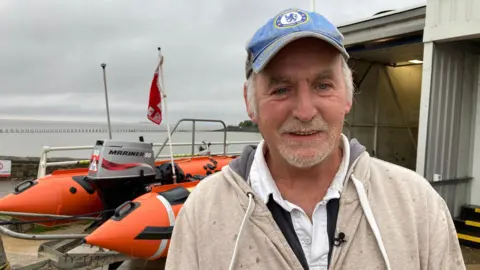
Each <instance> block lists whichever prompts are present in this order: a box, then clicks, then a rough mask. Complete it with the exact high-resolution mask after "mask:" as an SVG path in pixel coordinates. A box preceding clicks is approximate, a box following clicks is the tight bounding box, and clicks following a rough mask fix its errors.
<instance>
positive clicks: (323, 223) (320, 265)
mask: <svg viewBox="0 0 480 270" xmlns="http://www.w3.org/2000/svg"><path fill="white" fill-rule="evenodd" d="M342 142H343V158H342V163H341V165H340V167H339V169H338V172H337V174H336V175H335V178H334V179H333V181H332V183H331V185H330V187H329V188H328V190H327V193H326V194H325V197H324V198H323V200H322V201H321V202H319V203H318V204H317V205H316V206H315V209H314V211H313V215H312V222H310V219H309V218H308V216H307V215H306V214H305V212H304V211H303V209H302V208H300V207H299V206H297V205H295V204H293V203H291V202H289V201H287V200H284V199H283V198H282V195H281V194H280V192H279V190H278V188H277V185H276V184H275V181H274V180H273V178H272V175H271V174H270V170H269V169H268V167H267V163H266V161H265V156H264V153H265V152H264V151H265V149H264V146H265V142H264V141H263V140H262V141H261V142H260V144H259V145H258V148H257V150H256V152H255V157H254V161H253V164H252V167H251V169H250V174H249V178H250V179H249V182H250V185H251V187H252V188H253V190H254V191H255V192H256V193H257V195H258V196H260V198H261V199H262V200H263V201H264V202H265V203H267V202H268V199H269V196H270V194H273V199H274V200H275V202H276V203H278V205H280V206H281V207H282V208H283V209H285V210H286V211H288V212H290V215H291V217H292V223H293V227H294V229H295V232H296V234H297V236H298V239H299V240H300V244H301V245H302V248H303V251H304V253H305V258H306V259H307V262H308V265H309V268H310V269H327V267H328V252H329V242H328V233H327V202H328V201H329V200H330V199H334V198H340V194H341V192H342V189H343V184H344V180H345V177H346V174H347V170H348V163H349V159H350V144H349V142H348V139H347V137H345V135H343V134H342Z"/></svg>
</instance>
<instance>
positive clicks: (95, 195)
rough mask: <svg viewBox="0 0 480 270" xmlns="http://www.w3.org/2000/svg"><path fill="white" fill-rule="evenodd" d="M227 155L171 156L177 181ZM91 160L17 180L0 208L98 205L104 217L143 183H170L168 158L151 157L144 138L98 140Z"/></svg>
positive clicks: (196, 175) (76, 210) (79, 209)
mask: <svg viewBox="0 0 480 270" xmlns="http://www.w3.org/2000/svg"><path fill="white" fill-rule="evenodd" d="M112 149H113V150H112ZM138 153H141V154H138ZM232 159H234V157H231V156H212V157H207V156H198V157H191V158H181V159H177V160H175V161H174V162H175V169H176V175H177V177H176V180H177V183H183V182H186V183H189V182H191V181H197V180H200V179H202V178H203V177H205V176H207V175H209V174H211V173H215V172H216V171H218V170H220V169H221V168H222V167H223V166H225V165H227V164H228V163H229V162H230V161H231V160H232ZM90 165H91V166H90V168H88V169H87V168H85V169H71V170H57V171H54V172H53V173H52V174H51V175H47V176H45V177H43V178H40V179H37V180H28V181H24V182H22V183H20V184H19V185H17V186H16V187H15V189H14V192H13V193H11V194H9V195H7V196H5V197H3V198H1V199H0V211H8V212H26V213H39V214H52V215H68V216H77V215H83V216H87V215H90V214H92V213H96V214H95V215H93V216H99V215H100V214H99V212H102V211H103V218H104V219H103V220H107V219H108V218H109V217H110V216H111V214H112V213H113V210H114V209H115V208H117V207H118V206H119V205H121V204H122V203H124V202H125V201H129V200H133V199H135V198H136V197H138V196H141V195H143V194H145V193H146V192H147V190H145V187H146V186H148V185H150V184H152V183H158V184H161V185H168V184H173V177H172V171H171V168H172V166H171V163H170V160H163V161H155V160H154V156H153V150H152V148H151V144H148V143H143V142H119V141H109V140H106V141H97V143H96V145H95V148H94V150H93V154H92V158H91V161H90ZM156 188H158V187H156ZM106 210H111V211H110V212H105V211H106ZM18 219H21V220H25V221H32V220H45V218H38V217H36V218H33V217H28V218H27V217H18ZM73 221H75V220H66V219H62V220H53V219H52V221H49V222H38V223H37V224H40V225H43V226H55V225H59V224H65V223H71V222H73Z"/></svg>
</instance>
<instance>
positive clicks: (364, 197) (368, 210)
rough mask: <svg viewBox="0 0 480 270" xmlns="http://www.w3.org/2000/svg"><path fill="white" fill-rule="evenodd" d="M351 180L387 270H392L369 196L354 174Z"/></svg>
mask: <svg viewBox="0 0 480 270" xmlns="http://www.w3.org/2000/svg"><path fill="white" fill-rule="evenodd" d="M351 178H352V180H353V184H354V185H355V189H356V190H357V193H358V197H359V198H360V205H361V206H362V208H363V212H364V213H365V216H366V218H367V221H368V223H369V224H370V227H371V228H372V231H373V234H374V235H375V238H376V239H377V244H378V247H379V248H380V252H381V253H382V256H383V260H384V261H385V264H386V265H387V270H390V269H391V268H390V261H389V260H388V256H387V251H386V249H385V245H384V244H383V240H382V236H381V235H380V230H379V229H378V225H377V222H376V221H375V217H374V215H373V212H372V208H371V207H370V203H369V202H368V198H367V194H366V193H365V188H364V187H363V184H362V182H360V181H359V180H357V179H356V178H355V176H354V175H353V174H352V175H351Z"/></svg>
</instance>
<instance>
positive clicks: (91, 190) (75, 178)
mask: <svg viewBox="0 0 480 270" xmlns="http://www.w3.org/2000/svg"><path fill="white" fill-rule="evenodd" d="M72 179H73V181H75V182H77V184H79V185H80V186H81V187H82V188H83V189H85V191H87V192H88V194H93V193H95V189H94V188H93V187H92V186H91V185H90V183H88V182H87V180H86V179H87V177H86V176H83V175H77V176H72Z"/></svg>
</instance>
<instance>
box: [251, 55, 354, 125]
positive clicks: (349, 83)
mask: <svg viewBox="0 0 480 270" xmlns="http://www.w3.org/2000/svg"><path fill="white" fill-rule="evenodd" d="M342 71H343V78H344V81H345V85H346V88H347V99H348V101H349V102H352V99H353V90H354V86H353V78H352V70H351V69H350V67H349V66H348V63H347V60H345V58H342ZM246 84H247V102H248V107H249V110H250V111H251V113H252V114H253V115H254V116H255V115H257V101H256V98H255V74H254V73H253V72H252V74H251V75H250V77H249V78H248V80H247V83H246Z"/></svg>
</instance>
